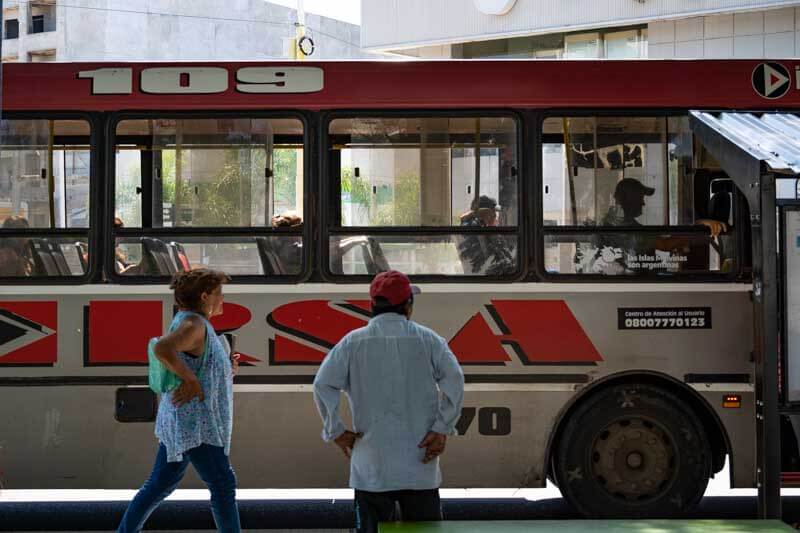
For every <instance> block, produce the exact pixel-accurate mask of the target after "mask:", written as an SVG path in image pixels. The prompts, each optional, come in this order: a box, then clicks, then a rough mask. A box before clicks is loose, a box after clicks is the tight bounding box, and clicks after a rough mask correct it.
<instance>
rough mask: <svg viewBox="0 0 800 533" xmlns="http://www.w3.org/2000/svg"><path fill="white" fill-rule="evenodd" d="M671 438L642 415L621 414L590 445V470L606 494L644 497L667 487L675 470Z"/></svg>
mask: <svg viewBox="0 0 800 533" xmlns="http://www.w3.org/2000/svg"><path fill="white" fill-rule="evenodd" d="M673 442H674V439H672V438H671V435H670V434H669V432H668V431H667V430H665V429H664V428H663V427H662V426H661V425H659V424H656V423H655V422H653V421H650V420H647V419H645V418H638V417H637V418H624V419H620V420H616V421H614V422H612V423H610V424H609V425H607V426H606V427H605V428H604V429H603V430H602V431H600V433H599V434H598V435H597V437H596V438H595V440H594V444H593V446H592V471H593V474H594V476H595V479H597V480H598V482H599V483H600V485H601V486H603V487H604V488H605V489H606V490H607V491H608V493H609V494H611V495H612V496H614V497H615V498H618V499H623V500H647V499H650V498H654V497H656V496H658V495H659V494H662V493H663V492H664V491H666V490H667V488H669V485H670V483H671V482H672V480H673V479H674V478H675V475H676V473H677V465H676V463H677V461H676V459H675V458H676V457H677V452H676V449H675V445H674V444H673Z"/></svg>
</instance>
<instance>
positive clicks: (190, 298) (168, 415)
mask: <svg viewBox="0 0 800 533" xmlns="http://www.w3.org/2000/svg"><path fill="white" fill-rule="evenodd" d="M229 279H230V278H228V276H227V275H226V274H224V273H222V272H217V271H213V270H208V269H202V268H200V269H194V270H191V271H189V272H182V273H179V274H177V275H176V276H175V278H174V279H173V281H172V285H170V288H171V289H173V290H174V291H175V303H176V304H177V306H178V309H179V311H178V313H177V314H176V315H175V318H173V320H172V324H170V327H169V331H168V333H167V334H166V335H164V336H163V337H161V339H160V340H159V341H158V342H157V343H156V345H155V349H154V351H155V354H156V356H157V357H158V359H159V360H160V361H161V362H162V363H163V364H164V366H165V367H167V368H168V369H169V370H170V371H171V372H174V373H175V374H176V375H177V376H178V377H179V378H181V384H180V385H179V386H178V387H177V388H175V389H173V390H172V391H170V392H167V393H165V394H162V395H161V399H160V402H159V405H158V416H157V417H156V432H155V433H156V437H157V438H158V441H159V446H158V454H157V456H156V463H155V466H154V467H153V471H152V473H151V474H150V478H149V479H148V480H147V481H145V483H144V485H143V486H142V488H141V489H139V492H138V493H137V494H136V496H135V497H134V499H133V501H132V502H131V503H130V505H129V506H128V510H127V511H125V516H123V518H122V522H121V523H120V526H119V529H118V531H119V532H123V533H125V532H129V531H141V529H142V527H143V526H144V523H145V521H146V520H147V518H148V517H149V516H150V514H151V513H152V512H153V511H154V510H155V509H156V507H158V505H159V504H160V503H161V502H162V501H163V500H164V498H166V497H167V496H169V494H170V493H171V492H172V491H173V490H175V487H177V486H178V483H179V482H180V480H181V479H182V478H183V475H184V474H185V473H186V468H187V467H188V466H189V463H191V464H192V465H193V466H194V468H195V470H197V473H198V474H199V475H200V478H201V479H202V480H203V481H204V482H205V484H206V485H207V486H208V489H209V491H210V492H211V511H212V513H213V515H214V521H215V522H216V524H217V529H218V530H219V531H225V532H226V533H228V532H238V531H240V524H239V510H238V508H237V506H236V476H235V475H234V472H233V468H231V464H230V461H229V460H228V453H229V451H230V446H231V430H232V427H233V375H234V373H235V371H236V368H237V361H236V356H234V355H231V354H228V353H227V351H226V350H225V348H224V347H223V344H222V343H221V342H220V340H219V338H218V337H217V335H216V334H215V333H214V328H213V327H212V326H211V324H210V323H209V322H208V319H210V318H211V317H213V316H216V315H219V314H221V313H222V300H223V296H222V285H223V284H224V283H226V282H227V281H228V280H229Z"/></svg>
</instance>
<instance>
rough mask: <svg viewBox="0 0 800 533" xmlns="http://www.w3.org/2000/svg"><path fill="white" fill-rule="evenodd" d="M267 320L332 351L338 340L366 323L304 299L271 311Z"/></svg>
mask: <svg viewBox="0 0 800 533" xmlns="http://www.w3.org/2000/svg"><path fill="white" fill-rule="evenodd" d="M268 321H269V322H270V324H272V326H273V327H275V328H276V329H278V330H281V331H284V332H286V333H290V334H292V335H295V336H298V337H301V338H303V339H306V340H309V341H311V342H314V343H317V344H320V345H321V346H323V347H325V348H326V349H330V348H332V347H333V346H334V345H335V344H336V343H337V342H339V341H340V340H341V339H342V337H344V336H345V335H347V334H348V333H350V332H351V331H352V330H354V329H356V328H360V327H362V326H364V325H366V323H367V321H366V320H364V319H361V318H356V317H354V316H352V315H349V314H346V313H343V312H341V311H339V310H338V309H335V308H333V307H331V306H330V302H329V301H328V300H305V301H300V302H292V303H288V304H285V305H281V306H280V307H277V308H275V310H274V311H272V313H270V315H269V318H268Z"/></svg>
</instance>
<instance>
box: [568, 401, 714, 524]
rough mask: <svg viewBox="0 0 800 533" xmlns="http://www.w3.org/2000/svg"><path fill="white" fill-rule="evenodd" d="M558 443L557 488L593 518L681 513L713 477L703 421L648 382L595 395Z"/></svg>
mask: <svg viewBox="0 0 800 533" xmlns="http://www.w3.org/2000/svg"><path fill="white" fill-rule="evenodd" d="M559 443H560V444H559V445H558V448H557V451H556V456H555V461H554V463H555V468H554V470H555V477H556V481H557V484H558V487H559V489H560V490H561V494H562V495H563V496H564V498H565V499H566V500H567V501H568V502H569V503H570V504H571V505H572V506H573V507H574V508H575V509H576V510H578V511H579V512H580V513H581V514H583V515H585V516H588V517H597V518H624V517H671V516H681V515H683V514H685V513H686V512H687V511H689V510H691V509H692V508H694V507H695V506H696V505H697V503H698V502H699V501H700V499H701V498H702V497H703V493H704V492H705V489H706V486H707V485H708V479H709V477H710V476H711V464H712V453H711V447H710V445H709V442H708V438H707V437H706V434H705V432H704V431H703V426H702V423H701V421H700V419H699V418H698V417H697V415H695V414H694V412H693V411H692V410H691V409H690V408H689V406H688V405H687V404H686V403H685V402H683V401H682V400H681V399H680V398H679V397H678V396H676V395H675V394H672V393H670V392H668V391H666V390H664V389H661V388H659V387H655V386H651V385H618V386H614V387H610V388H608V389H606V390H604V391H601V392H599V393H597V394H596V395H594V396H592V397H590V398H589V399H588V401H584V402H583V404H582V405H580V406H578V408H577V409H576V411H575V412H574V413H573V414H572V415H571V416H570V420H568V422H567V425H566V427H565V429H564V432H563V433H562V435H561V437H560V438H559Z"/></svg>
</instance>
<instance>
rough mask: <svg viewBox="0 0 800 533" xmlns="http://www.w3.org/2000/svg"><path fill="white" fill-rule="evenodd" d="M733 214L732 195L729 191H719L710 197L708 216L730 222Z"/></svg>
mask: <svg viewBox="0 0 800 533" xmlns="http://www.w3.org/2000/svg"><path fill="white" fill-rule="evenodd" d="M730 215H731V195H730V193H728V192H727V191H717V192H715V193H714V194H712V195H711V197H710V198H709V199H708V218H710V219H712V220H718V221H720V222H724V223H725V224H727V223H728V221H729V220H730Z"/></svg>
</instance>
